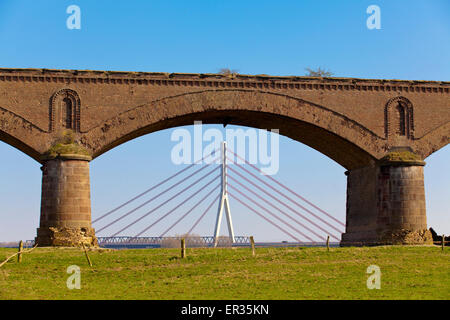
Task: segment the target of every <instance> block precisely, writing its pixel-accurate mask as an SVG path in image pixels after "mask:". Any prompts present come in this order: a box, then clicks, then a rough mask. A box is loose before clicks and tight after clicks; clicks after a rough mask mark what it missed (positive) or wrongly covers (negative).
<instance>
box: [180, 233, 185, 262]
mask: <svg viewBox="0 0 450 320" xmlns="http://www.w3.org/2000/svg"><path fill="white" fill-rule="evenodd" d="M181 258H182V259H184V258H186V241H185V239H184V238H183V239H181Z"/></svg>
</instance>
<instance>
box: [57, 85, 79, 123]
mask: <svg viewBox="0 0 450 320" xmlns="http://www.w3.org/2000/svg"><path fill="white" fill-rule="evenodd" d="M80 111H81V100H80V97H79V96H78V93H77V92H76V91H75V90H72V89H61V90H59V91H57V92H56V93H55V94H53V96H52V97H51V99H50V110H49V113H50V121H49V122H50V128H49V130H50V132H54V131H57V130H58V129H71V130H73V131H74V132H80Z"/></svg>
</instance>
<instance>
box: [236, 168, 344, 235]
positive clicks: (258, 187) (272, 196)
mask: <svg viewBox="0 0 450 320" xmlns="http://www.w3.org/2000/svg"><path fill="white" fill-rule="evenodd" d="M238 166H239V165H238ZM240 167H241V168H242V166H240ZM228 169H229V170H230V171H232V172H234V173H235V174H237V175H238V176H240V177H241V178H242V179H244V180H245V181H247V182H248V183H250V184H252V185H253V186H254V187H256V188H257V189H259V190H261V191H262V192H264V193H265V194H267V195H268V196H269V197H271V198H272V199H274V200H275V201H277V202H278V203H280V204H282V205H283V206H285V207H287V208H289V209H290V210H291V211H293V212H294V213H295V214H296V215H298V216H300V217H302V218H303V219H305V220H306V221H308V222H309V223H311V224H312V225H313V226H315V227H316V228H318V229H320V230H322V231H323V232H325V233H326V234H329V235H330V236H331V237H333V238H334V239H336V240H338V241H340V240H339V238H337V237H336V236H335V235H333V234H332V233H330V232H329V231H328V230H325V229H324V228H322V227H321V226H319V225H317V224H316V223H315V222H314V221H311V220H310V219H309V218H308V217H305V216H304V215H302V214H301V213H300V212H298V211H297V210H295V209H294V208H292V207H291V206H290V205H288V204H286V203H284V202H282V201H281V200H279V199H278V198H276V197H275V196H274V195H272V194H270V193H269V192H267V191H266V190H264V189H263V188H261V187H260V186H258V185H257V184H255V183H254V182H252V181H250V180H249V179H247V178H246V177H244V176H243V175H242V174H240V173H239V172H237V171H236V170H235V169H233V168H232V167H228ZM333 229H334V228H333Z"/></svg>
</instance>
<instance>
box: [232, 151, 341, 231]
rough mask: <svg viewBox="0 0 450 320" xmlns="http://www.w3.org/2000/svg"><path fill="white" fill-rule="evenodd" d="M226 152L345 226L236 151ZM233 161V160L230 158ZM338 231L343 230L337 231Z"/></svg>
mask: <svg viewBox="0 0 450 320" xmlns="http://www.w3.org/2000/svg"><path fill="white" fill-rule="evenodd" d="M227 151H228V152H230V153H232V154H234V155H235V156H236V157H237V158H239V159H241V160H243V161H245V163H247V164H248V165H250V166H251V167H252V168H253V169H255V170H257V171H258V172H259V173H261V174H263V175H265V176H266V177H267V178H269V179H270V180H272V181H273V182H275V183H276V184H278V185H279V186H281V187H282V188H284V189H286V190H287V191H289V192H290V193H292V194H293V195H295V196H297V197H298V198H299V199H301V200H303V201H304V202H306V203H307V204H309V205H310V206H312V207H313V208H315V209H316V210H318V211H320V212H321V213H323V214H325V215H326V216H327V217H328V218H330V219H332V220H334V221H335V222H337V223H339V224H340V225H342V226H343V227H345V223H342V222H341V221H339V220H338V219H336V218H335V217H333V216H332V215H331V214H329V213H327V212H326V211H324V210H322V209H320V208H319V207H317V206H316V205H314V204H313V203H312V202H310V201H308V200H307V199H305V198H304V197H302V196H301V195H299V194H298V193H296V192H295V191H294V190H292V189H290V188H289V187H287V186H286V185H284V184H282V183H281V182H279V181H278V180H276V179H275V178H273V177H271V176H270V175H266V174H264V172H263V171H262V170H261V169H259V168H258V167H256V166H255V165H253V164H251V163H250V162H248V161H247V160H246V159H244V158H242V157H241V156H239V155H238V154H237V153H235V152H233V151H231V150H230V149H227ZM232 161H233V160H232ZM285 197H286V198H288V197H287V196H285ZM291 201H292V202H294V201H293V200H291ZM339 232H343V231H339Z"/></svg>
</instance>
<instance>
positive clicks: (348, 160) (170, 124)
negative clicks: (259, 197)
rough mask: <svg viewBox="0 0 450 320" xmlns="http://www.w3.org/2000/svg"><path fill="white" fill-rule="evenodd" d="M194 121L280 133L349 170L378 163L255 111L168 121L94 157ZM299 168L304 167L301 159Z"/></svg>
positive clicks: (308, 128)
mask: <svg viewBox="0 0 450 320" xmlns="http://www.w3.org/2000/svg"><path fill="white" fill-rule="evenodd" d="M255 117H257V121H255ZM194 121H202V123H203V124H232V125H239V126H246V127H252V128H258V129H268V130H270V129H279V133H280V134H281V135H283V136H286V137H289V138H291V139H293V140H295V141H298V142H301V143H303V144H305V145H307V146H309V147H311V148H313V149H315V150H317V151H319V152H321V153H323V154H324V155H326V156H328V157H329V158H331V159H333V160H335V161H336V162H338V163H339V164H340V165H342V166H343V167H345V168H347V169H351V168H357V167H362V166H366V165H369V164H370V163H372V162H373V161H374V160H375V158H374V157H373V156H371V155H370V154H369V153H367V152H366V151H364V150H362V149H361V148H359V147H358V146H356V145H354V144H352V143H350V142H349V141H347V140H345V139H343V138H341V137H339V136H337V135H335V134H333V133H330V132H328V131H326V130H323V129H321V128H318V127H316V126H313V125H311V124H309V123H306V122H302V121H298V120H293V119H288V118H284V117H281V116H275V115H272V114H261V113H256V112H252V111H242V112H240V113H239V115H238V116H237V115H236V113H235V112H226V111H214V112H209V113H208V114H190V115H186V116H182V117H176V118H173V119H168V120H164V121H161V122H158V123H154V124H151V125H148V126H145V127H143V128H140V129H138V130H136V131H133V132H131V133H129V134H127V135H124V136H123V137H121V138H120V139H117V140H115V141H114V142H113V143H111V144H109V145H107V146H105V148H103V149H101V150H99V151H98V152H97V153H94V155H93V157H94V158H95V157H98V156H100V155H101V154H103V153H104V152H106V151H108V150H110V149H112V148H114V147H116V146H118V145H120V144H122V143H125V142H127V141H130V140H132V139H135V138H138V137H140V136H143V135H146V134H149V133H152V132H155V131H159V130H164V129H169V128H174V127H179V126H185V125H192V124H193V123H194ZM299 164H301V159H299Z"/></svg>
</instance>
